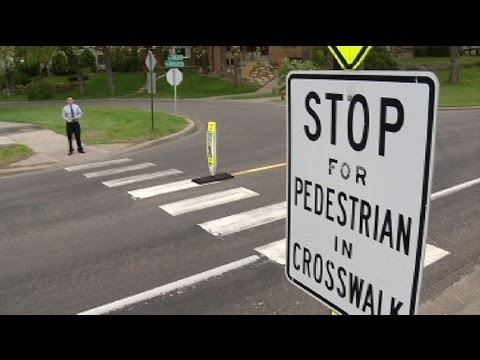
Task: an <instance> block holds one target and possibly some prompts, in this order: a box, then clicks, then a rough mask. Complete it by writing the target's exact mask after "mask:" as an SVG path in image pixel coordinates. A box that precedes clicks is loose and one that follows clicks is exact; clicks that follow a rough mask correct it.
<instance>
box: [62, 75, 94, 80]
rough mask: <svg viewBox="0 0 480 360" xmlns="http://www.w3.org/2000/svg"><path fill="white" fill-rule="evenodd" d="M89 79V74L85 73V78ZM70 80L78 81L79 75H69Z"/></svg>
mask: <svg viewBox="0 0 480 360" xmlns="http://www.w3.org/2000/svg"><path fill="white" fill-rule="evenodd" d="M88 79H89V77H88V75H83V80H85V81H87V80H88ZM67 80H68V81H78V77H77V75H69V76H67Z"/></svg>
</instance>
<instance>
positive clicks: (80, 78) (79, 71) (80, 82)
mask: <svg viewBox="0 0 480 360" xmlns="http://www.w3.org/2000/svg"><path fill="white" fill-rule="evenodd" d="M75 70H76V73H77V79H78V85H80V93H81V94H82V95H85V92H86V87H85V79H84V78H83V72H82V67H81V66H80V64H78V63H77V64H76V66H75Z"/></svg>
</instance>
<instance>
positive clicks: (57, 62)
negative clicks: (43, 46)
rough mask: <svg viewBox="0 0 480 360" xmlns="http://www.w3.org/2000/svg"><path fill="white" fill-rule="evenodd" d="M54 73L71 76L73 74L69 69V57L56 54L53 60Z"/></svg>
mask: <svg viewBox="0 0 480 360" xmlns="http://www.w3.org/2000/svg"><path fill="white" fill-rule="evenodd" d="M52 72H53V73H54V74H55V75H69V74H72V73H73V72H72V71H71V70H70V69H69V68H68V61H67V57H66V56H65V55H64V54H62V53H58V54H56V55H55V56H54V57H53V59H52Z"/></svg>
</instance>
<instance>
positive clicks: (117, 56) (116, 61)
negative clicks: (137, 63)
mask: <svg viewBox="0 0 480 360" xmlns="http://www.w3.org/2000/svg"><path fill="white" fill-rule="evenodd" d="M111 56H112V71H121V72H126V71H127V70H128V69H127V54H125V52H124V51H122V49H114V50H113V51H112V54H111Z"/></svg>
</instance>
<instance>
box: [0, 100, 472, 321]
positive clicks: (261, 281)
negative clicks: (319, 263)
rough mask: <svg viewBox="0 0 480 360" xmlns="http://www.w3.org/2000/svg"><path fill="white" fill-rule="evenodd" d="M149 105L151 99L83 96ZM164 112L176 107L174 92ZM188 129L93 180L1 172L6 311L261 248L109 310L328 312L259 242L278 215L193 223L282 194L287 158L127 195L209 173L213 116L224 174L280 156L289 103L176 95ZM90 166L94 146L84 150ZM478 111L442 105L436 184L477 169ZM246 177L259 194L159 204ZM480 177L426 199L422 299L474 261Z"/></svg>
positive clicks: (82, 300)
mask: <svg viewBox="0 0 480 360" xmlns="http://www.w3.org/2000/svg"><path fill="white" fill-rule="evenodd" d="M90 103H92V104H93V103H95V104H98V105H110V106H134V107H139V108H145V109H149V106H150V104H149V101H148V100H104V101H89V102H85V104H84V106H88V105H89V104H90ZM156 109H157V110H162V111H167V112H173V104H172V103H171V102H168V101H162V102H157V103H156ZM178 110H179V111H180V112H181V113H182V114H185V115H186V116H188V117H189V118H191V119H193V120H195V121H196V122H197V131H196V132H195V133H193V134H190V135H187V136H184V137H181V138H178V139H176V140H172V141H169V142H166V143H164V144H161V145H158V146H155V147H151V148H148V149H144V150H140V151H137V152H134V153H131V154H123V155H121V156H119V157H116V158H120V157H121V158H129V159H131V161H130V162H129V163H126V164H122V165H116V166H110V167H106V168H115V167H120V166H125V165H130V164H132V165H133V164H140V163H145V162H151V163H153V164H155V167H151V168H148V169H141V170H136V171H130V172H127V173H124V174H123V173H122V174H115V175H109V176H99V177H94V178H86V177H85V176H83V174H85V173H87V172H93V171H99V170H104V169H105V168H98V169H89V170H88V171H87V170H84V171H72V172H69V171H66V170H65V169H55V170H48V171H41V172H36V173H30V174H24V175H14V176H5V177H2V178H0V189H1V192H0V214H1V218H2V220H1V222H0V234H1V235H0V267H1V271H0V314H77V313H80V312H83V311H87V310H89V309H93V308H96V307H99V306H101V305H104V304H107V303H110V302H113V301H116V300H120V299H124V298H126V297H129V296H132V295H135V294H138V293H142V292H145V291H147V290H150V289H155V288H159V287H162V286H165V285H168V284H172V283H175V282H177V281H179V280H182V279H188V278H189V277H191V276H194V275H196V274H199V273H203V272H206V271H209V270H211V269H216V268H218V267H220V266H222V265H225V264H230V263H232V262H235V261H237V260H241V259H245V258H249V257H252V256H256V258H255V261H252V263H250V264H249V265H246V266H243V267H241V268H238V269H236V270H231V271H228V272H225V273H223V274H221V275H217V276H211V277H210V278H208V280H205V281H200V282H196V283H195V284H194V285H190V286H186V287H183V288H178V289H177V288H175V290H173V291H169V292H166V293H165V294H164V295H160V296H156V297H154V298H152V299H150V300H148V301H142V302H138V303H136V304H135V305H131V306H127V307H123V308H122V309H120V310H119V311H116V312H113V313H115V314H327V313H329V311H328V309H327V308H326V307H324V306H323V305H321V304H320V303H319V302H317V301H316V300H314V299H313V298H311V297H310V296H309V295H307V294H305V293H303V292H302V291H300V290H298V289H297V288H296V287H294V286H293V285H291V284H290V283H288V282H287V279H286V277H285V273H284V267H283V266H282V265H281V264H279V263H277V262H276V261H273V260H271V259H270V258H268V257H265V256H262V255H261V254H260V253H259V252H258V251H256V250H255V249H257V248H258V247H261V246H264V245H267V244H270V243H272V242H275V241H278V240H281V239H283V238H284V237H285V231H284V226H285V221H284V220H283V219H280V220H277V221H274V222H271V223H268V224H264V225H261V226H258V227H254V228H250V229H247V230H244V231H239V232H236V233H233V234H229V235H224V236H215V235H212V234H211V233H209V232H207V231H206V230H204V229H203V228H202V227H200V226H199V224H204V223H206V222H209V221H212V220H215V219H219V218H222V217H225V216H228V215H234V214H238V213H240V212H245V211H249V210H252V209H256V208H261V207H264V206H269V205H272V204H279V203H281V202H283V201H285V193H286V192H285V167H278V168H275V169H270V170H264V171H258V172H254V173H250V174H244V175H238V176H236V177H235V178H234V179H232V180H227V181H223V182H219V183H215V184H210V185H206V186H202V187H195V188H189V189H186V190H182V191H177V192H172V193H168V194H164V195H160V196H153V197H149V198H142V199H136V200H134V199H132V197H131V196H130V195H129V194H128V193H127V191H133V190H136V189H139V188H146V187H150V186H156V185H159V184H166V183H170V182H174V181H179V180H184V179H190V178H194V177H199V176H205V175H208V170H207V164H206V159H205V130H206V123H207V122H208V121H211V120H215V121H217V123H218V132H219V142H218V154H219V155H218V156H219V169H218V170H219V171H220V172H229V173H235V172H238V171H242V170H247V169H252V168H257V167H260V166H265V165H271V164H278V163H282V162H285V159H286V148H285V143H286V142H285V139H286V134H285V115H286V110H285V107H284V106H282V105H281V104H253V103H237V102H226V101H225V102H218V101H217V102H215V101H208V100H205V101H200V100H189V101H188V100H182V101H181V102H180V103H179V105H178ZM85 159H86V160H85V161H86V162H88V154H87V156H86V158H85ZM479 163H480V111H478V110H459V111H453V110H449V111H440V112H439V118H438V123H437V137H436V150H435V167H434V177H433V189H432V192H437V191H440V190H443V189H446V188H449V187H452V186H455V185H458V184H461V183H464V182H466V181H469V180H473V179H477V178H480V166H478V164H479ZM167 169H176V170H178V171H181V172H182V173H179V174H176V175H170V176H166V177H164V178H158V179H151V180H146V181H142V182H138V183H132V184H128V185H123V186H119V187H113V188H109V187H107V186H105V185H103V184H102V182H103V181H106V180H111V179H116V178H120V177H126V176H131V175H136V174H142V173H145V172H153V171H162V170H167ZM238 187H243V188H246V189H249V190H252V191H254V192H256V193H257V194H258V195H257V196H253V197H250V198H248V199H243V200H239V201H234V202H230V203H227V204H222V205H217V206H212V207H210V208H206V209H202V210H198V211H193V212H189V213H186V214H181V215H177V216H172V215H171V214H169V213H167V212H166V211H164V210H163V209H160V208H159V206H162V205H165V204H169V203H172V202H176V201H180V200H184V199H187V198H191V197H197V196H201V195H209V194H212V193H214V192H218V191H223V190H228V189H234V188H238ZM479 203H480V185H476V186H473V187H470V188H468V189H465V190H462V191H459V192H457V193H454V194H452V195H449V196H446V197H443V198H440V199H437V200H434V201H432V207H431V210H430V225H429V236H428V240H427V242H428V243H429V244H431V245H434V246H436V247H439V248H441V249H443V250H445V251H448V252H449V253H450V254H449V255H448V256H445V257H444V258H442V259H441V260H439V261H436V262H435V263H433V264H432V265H430V266H428V267H427V268H426V269H425V271H424V278H423V284H422V291H421V301H422V302H424V301H427V300H429V299H432V298H434V297H435V296H437V295H438V294H439V293H440V292H441V291H442V290H444V289H445V288H447V287H449V286H451V285H452V284H454V283H455V282H456V281H458V280H459V279H461V278H462V276H464V275H465V274H467V273H468V272H469V271H471V269H472V268H473V267H474V266H475V265H476V264H478V263H479V262H480V261H479V256H480V243H479V242H478V234H479V233H480V206H479V205H478V204H479Z"/></svg>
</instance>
